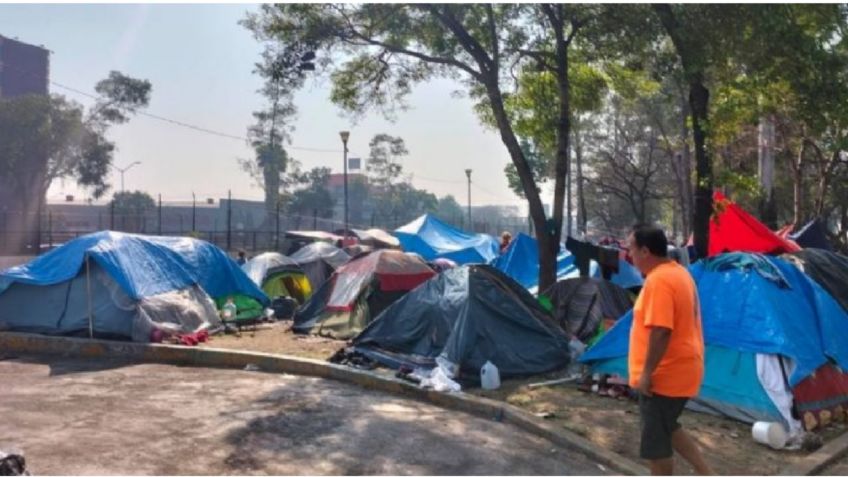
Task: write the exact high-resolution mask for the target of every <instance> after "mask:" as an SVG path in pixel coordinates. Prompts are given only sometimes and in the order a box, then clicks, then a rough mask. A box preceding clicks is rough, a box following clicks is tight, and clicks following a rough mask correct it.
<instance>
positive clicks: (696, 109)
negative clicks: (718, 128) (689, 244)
mask: <svg viewBox="0 0 848 477" xmlns="http://www.w3.org/2000/svg"><path fill="white" fill-rule="evenodd" d="M709 100H710V92H709V90H708V89H707V88H706V87H705V86H704V82H703V77H702V76H701V75H695V77H694V78H693V80H692V81H691V82H690V84H689V106H690V108H691V110H692V136H693V137H694V139H695V161H696V165H697V166H696V174H697V176H696V184H695V217H694V224H693V226H694V227H693V228H694V234H695V250H696V251H697V253H698V256H699V257H706V256H707V252H708V250H709V240H710V215H711V214H712V210H713V196H712V194H713V174H712V161H711V158H710V155H709V153H708V151H707V147H706V132H705V128H706V126H707V111H708V107H709Z"/></svg>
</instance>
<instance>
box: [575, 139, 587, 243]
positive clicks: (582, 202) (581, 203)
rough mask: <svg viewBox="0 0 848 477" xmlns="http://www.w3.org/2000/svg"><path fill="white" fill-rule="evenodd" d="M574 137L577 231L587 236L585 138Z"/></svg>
mask: <svg viewBox="0 0 848 477" xmlns="http://www.w3.org/2000/svg"><path fill="white" fill-rule="evenodd" d="M580 134H581V132H579V131H578V132H577V134H575V135H574V153H575V154H574V159H575V160H576V161H577V230H578V232H580V234H582V236H584V237H585V235H586V197H585V196H584V195H583V138H582V137H581V136H580Z"/></svg>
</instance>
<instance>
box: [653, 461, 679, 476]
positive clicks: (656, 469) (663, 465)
mask: <svg viewBox="0 0 848 477" xmlns="http://www.w3.org/2000/svg"><path fill="white" fill-rule="evenodd" d="M648 466H649V467H650V468H651V475H672V474H673V473H674V458H673V457H669V458H668V459H656V460H649V461H648Z"/></svg>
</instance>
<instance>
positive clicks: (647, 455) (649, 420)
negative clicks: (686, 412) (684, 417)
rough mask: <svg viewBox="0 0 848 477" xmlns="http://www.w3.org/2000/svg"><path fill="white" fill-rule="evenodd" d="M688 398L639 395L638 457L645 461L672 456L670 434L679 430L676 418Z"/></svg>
mask: <svg viewBox="0 0 848 477" xmlns="http://www.w3.org/2000/svg"><path fill="white" fill-rule="evenodd" d="M688 400H689V398H677V397H668V396H661V395H659V394H654V395H653V396H650V397H649V396H643V395H641V394H640V395H639V415H640V417H641V418H642V444H641V446H640V448H639V455H640V457H642V458H643V459H646V460H657V459H667V458H669V457H671V456H672V455H673V454H674V450H673V449H672V447H671V434H672V433H674V431H676V430H678V429H680V423H678V422H677V418H679V417H680V414H681V413H682V412H683V406H685V405H686V401H688Z"/></svg>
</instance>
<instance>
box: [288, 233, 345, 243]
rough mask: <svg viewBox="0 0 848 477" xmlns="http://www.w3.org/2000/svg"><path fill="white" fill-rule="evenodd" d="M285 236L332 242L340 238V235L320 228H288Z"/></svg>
mask: <svg viewBox="0 0 848 477" xmlns="http://www.w3.org/2000/svg"><path fill="white" fill-rule="evenodd" d="M286 237H287V238H293V239H304V240H319V241H322V242H327V243H333V244H335V243H336V242H338V241H339V240H342V238H343V237H342V236H341V235H337V234H333V233H330V232H323V231H321V230H289V231H288V232H286Z"/></svg>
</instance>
